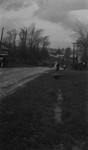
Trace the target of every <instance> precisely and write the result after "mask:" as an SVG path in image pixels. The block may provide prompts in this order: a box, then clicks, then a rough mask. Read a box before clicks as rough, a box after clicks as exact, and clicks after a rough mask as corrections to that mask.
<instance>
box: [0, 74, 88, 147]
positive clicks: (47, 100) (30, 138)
mask: <svg viewBox="0 0 88 150" xmlns="http://www.w3.org/2000/svg"><path fill="white" fill-rule="evenodd" d="M59 73H62V74H63V76H62V77H61V78H60V79H57V80H56V79H54V78H53V77H52V76H51V73H48V74H43V75H41V76H40V77H38V78H36V79H34V80H33V81H31V82H30V83H28V84H27V85H26V86H25V87H23V88H21V89H19V90H17V91H16V92H15V93H14V94H12V95H9V96H7V97H5V98H4V99H3V100H1V102H0V147H1V148H2V150H12V149H13V150H29V149H31V150H33V149H38V150H39V149H44V150H45V149H55V148H54V147H55V145H59V143H64V145H65V147H66V148H69V147H70V148H71V144H72V142H75V141H79V140H84V139H86V137H87V134H88V133H87V112H86V107H87V105H86V104H87V82H88V80H87V73H86V72H68V71H65V72H64V71H62V72H59ZM58 88H60V89H61V90H62V92H63V97H64V100H63V103H62V120H63V124H59V123H57V122H56V120H55V114H54V111H53V110H54V107H55V103H56V102H57V90H58ZM83 138H84V139H83ZM1 148H0V149H1Z"/></svg>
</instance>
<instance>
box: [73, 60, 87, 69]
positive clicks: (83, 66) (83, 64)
mask: <svg viewBox="0 0 88 150" xmlns="http://www.w3.org/2000/svg"><path fill="white" fill-rule="evenodd" d="M73 69H75V70H80V71H82V70H86V69H87V63H86V62H80V63H75V64H74V67H73Z"/></svg>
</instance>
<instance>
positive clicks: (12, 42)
mask: <svg viewBox="0 0 88 150" xmlns="http://www.w3.org/2000/svg"><path fill="white" fill-rule="evenodd" d="M16 38H17V30H16V29H12V30H9V31H7V35H6V37H5V38H4V43H5V44H6V45H7V46H8V47H9V56H11V57H12V58H13V61H15V59H16Z"/></svg>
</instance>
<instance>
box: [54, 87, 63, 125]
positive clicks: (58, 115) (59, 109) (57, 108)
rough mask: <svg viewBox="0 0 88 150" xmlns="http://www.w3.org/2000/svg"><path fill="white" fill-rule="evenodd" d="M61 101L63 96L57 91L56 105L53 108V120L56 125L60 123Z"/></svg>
mask: <svg viewBox="0 0 88 150" xmlns="http://www.w3.org/2000/svg"><path fill="white" fill-rule="evenodd" d="M62 100H63V96H62V92H61V90H60V89H58V93H57V103H56V107H55V119H56V121H57V122H58V123H62V118H61V116H62V109H61V103H62Z"/></svg>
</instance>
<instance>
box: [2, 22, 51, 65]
mask: <svg viewBox="0 0 88 150" xmlns="http://www.w3.org/2000/svg"><path fill="white" fill-rule="evenodd" d="M3 42H4V43H5V45H6V46H7V47H8V48H9V50H8V56H9V61H10V63H14V64H16V63H19V64H30V65H37V64H38V63H40V62H42V61H43V60H45V59H47V58H48V57H49V54H48V51H47V48H48V46H49V45H50V40H49V36H46V35H44V30H43V29H37V28H36V26H35V25H34V24H32V25H31V26H29V27H23V28H21V29H20V30H19V31H18V30H16V29H11V30H9V31H7V33H6V36H5V37H4V39H3Z"/></svg>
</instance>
